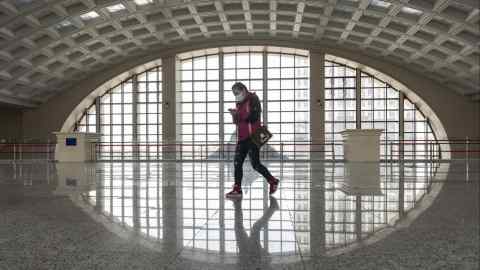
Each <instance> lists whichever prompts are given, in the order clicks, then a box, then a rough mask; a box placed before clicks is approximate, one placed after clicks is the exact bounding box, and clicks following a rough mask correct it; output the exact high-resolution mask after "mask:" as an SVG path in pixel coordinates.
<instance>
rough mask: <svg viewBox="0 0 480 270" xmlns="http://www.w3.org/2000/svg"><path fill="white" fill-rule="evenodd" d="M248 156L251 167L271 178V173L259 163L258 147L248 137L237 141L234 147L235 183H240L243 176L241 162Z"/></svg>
mask: <svg viewBox="0 0 480 270" xmlns="http://www.w3.org/2000/svg"><path fill="white" fill-rule="evenodd" d="M247 154H248V155H249V157H250V162H251V163H252V167H253V169H255V170H256V171H257V172H259V173H260V174H261V175H263V177H265V178H266V179H267V180H269V179H272V178H273V177H272V175H271V174H270V172H269V171H268V169H267V168H265V166H263V165H262V164H261V163H260V149H258V146H257V145H256V144H254V143H253V142H252V141H251V140H250V139H246V140H243V141H239V142H238V143H237V147H236V148H235V161H234V165H235V184H236V185H242V178H243V162H244V161H245V158H246V157H247Z"/></svg>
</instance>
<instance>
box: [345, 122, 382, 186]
mask: <svg viewBox="0 0 480 270" xmlns="http://www.w3.org/2000/svg"><path fill="white" fill-rule="evenodd" d="M340 133H341V134H342V136H343V143H344V146H343V147H344V148H343V149H344V157H345V164H344V166H345V167H344V169H345V174H344V175H345V182H344V183H343V184H342V185H341V187H340V189H341V190H342V191H343V192H344V193H345V194H347V195H382V192H381V188H380V135H381V133H382V130H381V129H347V130H344V131H342V132H340Z"/></svg>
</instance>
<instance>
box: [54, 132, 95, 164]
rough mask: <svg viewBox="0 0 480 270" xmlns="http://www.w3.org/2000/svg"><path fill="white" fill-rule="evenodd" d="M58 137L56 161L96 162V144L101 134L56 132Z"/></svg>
mask: <svg viewBox="0 0 480 270" xmlns="http://www.w3.org/2000/svg"><path fill="white" fill-rule="evenodd" d="M53 134H55V135H56V136H57V145H56V147H55V160H56V161H59V162H85V161H94V160H95V159H96V155H95V144H96V143H97V142H99V141H100V134H97V133H81V132H54V133H53Z"/></svg>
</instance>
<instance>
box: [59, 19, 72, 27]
mask: <svg viewBox="0 0 480 270" xmlns="http://www.w3.org/2000/svg"><path fill="white" fill-rule="evenodd" d="M70 25H72V23H71V22H70V21H69V20H64V21H61V22H59V23H58V24H57V26H56V27H57V28H63V27H67V26H70Z"/></svg>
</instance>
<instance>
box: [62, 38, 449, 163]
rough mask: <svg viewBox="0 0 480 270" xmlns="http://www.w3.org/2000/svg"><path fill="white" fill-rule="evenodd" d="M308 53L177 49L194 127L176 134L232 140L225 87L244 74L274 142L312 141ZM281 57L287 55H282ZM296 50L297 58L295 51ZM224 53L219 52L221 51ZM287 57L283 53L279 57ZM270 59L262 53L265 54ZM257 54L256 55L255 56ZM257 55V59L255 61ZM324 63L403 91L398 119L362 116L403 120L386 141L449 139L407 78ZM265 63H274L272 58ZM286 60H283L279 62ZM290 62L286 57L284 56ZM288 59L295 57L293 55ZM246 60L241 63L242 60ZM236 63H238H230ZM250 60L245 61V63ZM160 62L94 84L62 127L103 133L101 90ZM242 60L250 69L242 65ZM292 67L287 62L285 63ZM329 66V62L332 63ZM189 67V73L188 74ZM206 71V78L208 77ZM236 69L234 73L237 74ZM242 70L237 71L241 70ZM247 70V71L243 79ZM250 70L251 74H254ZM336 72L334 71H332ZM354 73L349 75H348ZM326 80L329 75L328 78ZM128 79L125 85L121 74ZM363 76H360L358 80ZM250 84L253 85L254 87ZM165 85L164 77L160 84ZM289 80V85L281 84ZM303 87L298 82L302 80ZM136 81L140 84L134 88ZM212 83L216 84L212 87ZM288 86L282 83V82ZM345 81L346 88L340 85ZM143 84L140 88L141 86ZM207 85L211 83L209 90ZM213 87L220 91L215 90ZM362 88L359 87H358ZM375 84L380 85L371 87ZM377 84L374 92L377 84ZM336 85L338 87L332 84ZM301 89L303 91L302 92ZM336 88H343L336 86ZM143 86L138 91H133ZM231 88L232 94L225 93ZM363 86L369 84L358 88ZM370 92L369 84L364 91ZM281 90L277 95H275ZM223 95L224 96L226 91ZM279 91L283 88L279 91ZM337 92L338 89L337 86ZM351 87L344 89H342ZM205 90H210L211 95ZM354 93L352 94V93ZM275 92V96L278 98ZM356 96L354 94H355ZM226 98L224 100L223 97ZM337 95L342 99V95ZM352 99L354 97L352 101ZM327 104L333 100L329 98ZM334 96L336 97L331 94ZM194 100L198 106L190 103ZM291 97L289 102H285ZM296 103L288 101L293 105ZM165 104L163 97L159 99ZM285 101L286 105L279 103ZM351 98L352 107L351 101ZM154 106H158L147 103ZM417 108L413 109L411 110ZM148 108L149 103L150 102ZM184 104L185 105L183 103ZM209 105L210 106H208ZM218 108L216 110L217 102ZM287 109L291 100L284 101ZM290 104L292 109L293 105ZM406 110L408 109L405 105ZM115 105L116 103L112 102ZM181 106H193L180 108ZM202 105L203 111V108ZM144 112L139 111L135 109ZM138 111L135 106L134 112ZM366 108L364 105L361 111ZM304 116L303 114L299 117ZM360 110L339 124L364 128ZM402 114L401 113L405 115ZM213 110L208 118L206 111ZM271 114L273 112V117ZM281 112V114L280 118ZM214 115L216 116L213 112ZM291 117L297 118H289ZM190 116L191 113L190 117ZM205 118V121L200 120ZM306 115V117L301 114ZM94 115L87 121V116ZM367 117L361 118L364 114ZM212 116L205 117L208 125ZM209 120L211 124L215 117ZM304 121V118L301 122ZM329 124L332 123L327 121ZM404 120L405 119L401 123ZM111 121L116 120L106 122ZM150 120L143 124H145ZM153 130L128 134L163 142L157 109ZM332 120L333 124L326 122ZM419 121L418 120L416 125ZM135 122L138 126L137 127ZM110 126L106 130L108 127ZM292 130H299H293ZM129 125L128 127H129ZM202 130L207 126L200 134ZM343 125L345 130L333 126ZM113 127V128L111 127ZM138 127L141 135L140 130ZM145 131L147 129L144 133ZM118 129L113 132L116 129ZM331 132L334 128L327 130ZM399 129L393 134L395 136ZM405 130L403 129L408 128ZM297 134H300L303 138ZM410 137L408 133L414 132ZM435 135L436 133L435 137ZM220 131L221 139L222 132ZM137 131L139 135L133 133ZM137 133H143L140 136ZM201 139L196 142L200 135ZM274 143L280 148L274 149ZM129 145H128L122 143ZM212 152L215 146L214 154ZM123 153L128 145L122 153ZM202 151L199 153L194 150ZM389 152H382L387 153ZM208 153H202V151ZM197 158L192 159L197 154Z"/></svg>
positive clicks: (329, 58) (182, 94)
mask: <svg viewBox="0 0 480 270" xmlns="http://www.w3.org/2000/svg"><path fill="white" fill-rule="evenodd" d="M308 54H309V53H308V51H305V50H300V49H296V48H283V47H282V48H281V47H271V46H240V47H238V46H237V47H220V48H210V49H202V50H196V51H190V52H186V53H181V54H178V55H177V57H178V59H179V61H178V65H177V66H178V67H177V69H178V70H179V73H178V74H179V78H178V81H179V86H178V89H177V96H178V97H179V98H177V111H180V112H181V113H178V112H177V114H178V116H179V117H180V118H177V119H179V121H181V122H182V123H177V124H180V125H178V126H179V127H185V129H188V128H189V129H190V130H191V131H192V132H191V133H189V134H187V133H185V132H184V131H185V129H180V132H177V134H178V136H177V137H179V138H181V139H180V141H189V142H193V141H194V140H193V137H194V135H195V132H193V129H194V127H195V126H196V127H199V128H198V130H202V134H201V136H203V137H202V138H204V139H200V137H198V136H195V138H196V140H197V139H198V140H199V141H204V142H207V141H212V140H213V141H215V142H219V144H221V143H228V142H229V141H230V140H231V138H232V134H226V132H225V129H229V128H230V129H231V127H229V126H228V124H226V121H225V119H226V117H228V115H227V116H225V111H224V110H225V106H226V105H231V104H229V103H231V102H232V101H231V100H228V97H229V93H228V89H229V86H228V85H226V84H228V83H231V82H233V81H232V79H233V80H245V82H246V83H247V85H248V86H249V87H253V89H256V90H257V91H260V92H259V94H260V95H261V97H260V98H261V99H265V100H264V101H263V102H264V108H266V109H265V111H266V113H264V114H263V117H264V120H267V121H266V122H267V123H268V124H269V125H270V127H271V128H272V129H273V131H274V133H276V134H279V136H276V138H275V139H276V140H278V142H277V143H279V144H280V143H281V142H296V143H298V142H308V141H309V140H310V138H309V137H310V134H309V131H308V130H309V128H308V125H309V123H310V119H309V115H308V114H309V111H310V109H309V106H310V105H309V104H308V103H310V100H309V98H308V90H309V86H308V79H309V70H308V68H309V63H308ZM237 55H238V56H239V57H240V58H242V57H243V58H245V57H247V58H245V59H247V60H248V59H250V60H248V61H256V63H253V62H252V63H253V65H258V66H254V67H251V66H249V65H250V62H248V63H247V62H245V61H244V60H240V61H239V63H238V64H237V63H236V62H231V59H233V60H235V59H236V57H237ZM282 55H284V56H285V57H284V56H282ZM288 55H290V56H292V57H290V58H292V59H291V60H292V61H293V62H292V63H293V65H291V66H285V65H284V66H281V65H280V64H279V65H278V66H275V67H274V66H272V65H275V64H274V62H275V61H277V60H278V61H277V62H278V63H280V62H279V61H280V59H284V58H285V59H287V58H288V57H286V56H288ZM295 55H296V56H295ZM220 56H221V57H220ZM276 56H278V59H277V60H274V58H275V57H276ZM282 57H283V58H282ZM295 57H297V58H298V59H302V60H301V62H302V64H301V65H296V63H295V62H296V60H295ZM207 58H208V59H211V60H209V61H210V62H209V63H213V62H212V61H213V60H212V59H216V60H215V61H216V62H215V61H214V62H215V63H213V64H212V65H213V66H211V67H207V66H204V67H203V68H199V67H198V66H197V67H194V66H193V62H194V61H196V62H199V61H200V60H199V59H203V60H201V61H200V62H202V63H200V64H197V65H208V64H207V61H206V59H207ZM264 58H265V59H264ZM252 59H253V60H252ZM255 59H256V60H255ZM325 60H326V62H325V63H337V64H341V65H344V66H345V68H347V69H348V70H349V71H350V72H357V71H358V72H360V73H361V74H363V75H360V78H359V79H358V78H356V75H355V76H353V77H355V78H353V77H352V74H349V75H348V74H345V75H344V76H343V77H342V79H343V80H346V81H349V80H350V79H354V82H353V86H354V88H356V87H357V86H356V85H357V84H358V85H361V80H368V79H369V77H370V79H371V81H372V83H373V81H376V82H378V81H381V82H383V83H384V84H385V85H384V88H388V89H387V90H386V91H387V92H388V91H390V90H391V89H393V90H395V91H396V92H398V93H401V94H402V97H400V95H398V97H396V99H397V100H398V102H400V99H402V101H401V102H402V103H403V104H402V105H398V108H393V109H392V108H388V109H385V110H384V113H385V114H397V116H396V117H394V118H393V119H386V117H387V116H386V115H385V116H384V118H385V119H383V120H382V121H383V122H384V125H380V124H379V123H380V122H381V121H380V122H379V121H376V120H375V121H370V122H371V123H367V122H368V120H365V121H364V122H365V123H364V127H377V128H378V127H381V128H383V129H385V130H387V126H388V125H391V126H393V123H392V122H395V121H397V122H399V123H398V124H396V127H392V128H393V130H390V131H389V134H390V135H392V136H389V137H386V138H387V139H389V140H398V139H412V140H417V139H422V138H423V139H431V140H432V139H437V138H438V139H446V138H447V134H446V132H445V129H444V128H443V125H442V123H441V121H440V119H439V118H438V117H437V116H436V115H435V113H434V112H433V110H432V109H431V108H430V106H428V104H427V103H425V102H423V100H422V99H421V98H420V97H419V96H418V95H417V94H416V93H415V92H414V91H412V90H410V89H409V88H408V87H406V86H405V85H404V84H402V83H401V82H399V81H398V80H395V79H394V78H392V77H390V76H388V75H386V74H384V73H382V72H379V71H378V70H375V69H373V68H371V67H369V66H365V65H362V64H359V63H357V62H354V61H350V60H347V59H345V58H341V57H337V56H333V55H330V54H327V55H325ZM268 61H271V63H269V62H268ZM282 61H283V60H282ZM285 61H287V60H285ZM288 61H290V60H288ZM242 62H244V63H242ZM232 63H233V64H232ZM245 63H247V64H245ZM160 64H161V61H160V60H156V61H152V62H149V63H147V64H144V65H141V66H139V67H136V68H134V69H132V70H130V71H127V72H124V73H122V74H120V75H118V76H116V77H115V78H113V79H112V80H109V81H108V82H106V83H104V84H103V85H101V86H100V87H98V88H97V89H96V90H94V91H93V92H91V93H90V94H89V95H88V96H87V97H86V98H85V99H84V100H83V101H82V102H81V103H80V104H79V105H78V106H77V107H76V108H75V110H74V112H72V113H71V114H70V116H69V117H68V118H67V120H66V121H65V123H64V125H63V127H62V130H72V129H76V128H77V127H80V128H79V129H78V130H81V131H96V132H99V133H103V132H102V130H101V126H102V124H101V123H97V122H98V121H100V122H101V121H102V119H101V117H98V116H97V112H96V110H97V109H100V108H101V107H102V106H99V105H96V106H93V104H94V101H95V100H98V101H97V102H98V103H101V100H99V99H101V98H99V97H101V96H104V95H105V94H106V93H109V91H113V89H118V87H119V86H121V85H123V84H125V83H126V82H128V80H132V82H133V81H135V80H136V79H135V78H137V76H139V74H141V73H143V72H145V71H146V70H147V69H148V68H150V69H151V68H155V67H160ZM243 65H245V67H244V66H243ZM287 65H288V64H287ZM327 68H328V67H327ZM252 71H254V73H252V74H247V73H249V72H252ZM295 72H297V73H298V72H302V74H301V75H300V76H297V75H299V74H295ZM188 73H191V74H188ZM194 74H196V75H197V77H196V79H194V78H193V77H192V76H193V75H194ZM207 74H208V76H209V77H208V78H207ZM232 74H233V75H232ZM237 75H239V76H237ZM232 76H233V77H232ZM242 76H243V77H242ZM252 76H253V77H252ZM332 76H333V74H332ZM348 76H350V78H348ZM326 78H327V77H326ZM122 79H123V80H124V82H123V83H119V82H121V80H122ZM330 79H332V80H335V79H334V78H333V77H332V78H330ZM328 81H329V78H327V79H325V83H326V84H325V87H326V88H328V87H330V86H331V85H327V83H328ZM357 81H358V82H357ZM145 83H146V84H148V81H145ZM252 83H253V85H251V84H252ZM159 85H161V82H160V83H159ZM284 85H287V86H286V87H284ZM299 85H301V86H299ZM194 86H195V89H197V90H198V89H203V90H205V91H203V92H202V91H198V92H197V91H196V92H195V93H194V92H191V91H190V93H188V91H183V90H184V87H190V89H191V90H192V89H193V88H192V87H194ZM351 86H352V85H350V86H345V87H346V88H345V87H344V88H343V91H347V92H349V91H350V90H352V89H353V88H352V87H351ZM133 87H135V85H134V86H133ZM212 87H213V88H212ZM282 87H283V88H282ZM342 87H343V86H342ZM348 87H350V90H345V89H347V88H348ZM137 88H138V86H137ZM207 88H208V89H207ZM214 88H215V89H214ZM360 88H361V86H360ZM373 88H375V87H373ZM373 88H372V89H371V90H373ZM262 89H266V91H265V93H264V92H263V91H261V90H262ZM330 89H333V88H330ZM297 90H298V91H297ZM299 90H301V91H302V93H303V92H304V93H303V98H301V100H298V98H299V97H296V96H294V95H295V94H296V93H299V92H300V91H299ZM336 90H339V89H336ZM136 91H138V90H136ZM225 91H227V92H225ZM360 91H364V90H360ZM365 91H367V90H365ZM276 92H278V94H277V93H276ZM225 93H226V94H225ZM280 93H282V94H280ZM332 93H333V92H332ZM345 93H346V92H345ZM194 94H198V95H199V96H201V97H202V98H201V99H202V100H203V101H201V102H200V103H199V102H197V101H199V100H196V101H195V102H194V101H193V99H192V97H193V95H194ZM158 95H159V96H161V92H159V93H158ZM207 95H208V96H207ZM354 95H355V94H354ZM358 95H361V92H359V93H358ZM199 96H196V99H198V98H199ZM210 96H216V97H214V99H215V98H216V99H217V100H216V101H215V100H210V101H209V100H208V99H209V98H211V97H210ZM283 96H290V98H287V99H284V98H283ZM275 97H277V98H275ZM345 98H347V99H348V97H347V96H344V97H343V98H342V99H345ZM350 98H351V96H350ZM224 99H226V101H225V102H224V101H223V100H224ZM157 100H158V102H160V99H157ZM361 100H362V99H359V100H358V102H362V101H361ZM143 101H145V102H146V100H142V101H140V102H143ZM337 101H338V100H337ZM351 101H352V102H353V101H354V100H351ZM299 102H303V103H302V106H303V108H302V109H298V108H296V104H298V103H299ZM326 102H328V101H326ZM332 102H336V101H334V99H332ZM344 102H346V104H350V105H349V106H350V108H345V109H344V110H343V113H344V114H346V115H347V114H348V113H351V112H353V111H354V110H355V109H353V107H352V106H355V107H356V106H357V105H356V104H353V103H352V102H350V103H349V102H348V100H344ZM371 102H383V103H384V104H387V103H388V102H393V99H392V98H384V100H383V101H380V100H378V99H376V100H373V99H372V100H371ZM194 103H195V106H193V104H194ZM287 103H288V104H287ZM290 103H291V104H290ZM159 104H160V105H161V102H160V103H159ZM186 104H190V105H192V106H193V107H192V106H191V107H192V108H190V109H187V108H186V107H185V105H186ZM201 104H203V105H205V106H203V107H205V108H200V106H202V105H201ZM280 104H281V105H280ZM352 104H353V105H352ZM286 105H289V108H286V107H285V106H286ZM149 106H153V105H149ZM412 106H413V108H412ZM147 107H148V106H147ZM184 107H185V108H184ZM194 107H195V108H198V109H199V110H200V111H197V112H199V113H200V114H196V113H195V112H194V110H193V108H194ZM207 107H208V111H207ZM215 107H217V108H218V109H217V108H215ZM287 107H288V106H287ZM290 107H291V108H290ZM405 108H407V109H405ZM112 109H113V108H112ZM136 109H137V113H140V114H142V113H147V115H148V112H146V111H142V110H144V108H143V107H142V109H140V108H136ZM184 109H186V110H188V111H186V113H185V111H183V110H184ZM204 109H205V110H204ZM139 110H140V112H138V111H139ZM133 111H134V109H133V108H132V113H133ZM360 111H361V110H360ZM371 111H372V113H379V114H380V113H381V112H380V111H379V110H371ZM406 111H412V112H413V115H414V116H413V117H414V118H413V119H408V121H407V122H412V124H413V125H414V126H415V125H416V123H420V122H424V124H423V125H422V126H424V128H423V129H424V130H423V131H422V132H419V131H417V130H414V131H409V130H407V131H406V133H411V134H406V133H405V129H406V128H407V129H408V127H409V125H410V124H407V125H406V124H405V123H400V122H402V121H403V120H401V119H405V117H409V116H410V115H411V114H412V113H409V112H406ZM416 112H418V113H417V114H418V117H417V118H418V119H417V118H415V117H416ZM155 113H156V114H159V113H161V106H160V107H158V108H157V112H155ZM331 113H333V114H338V113H339V111H335V110H333V111H331ZM193 114H195V116H196V117H195V119H200V118H197V116H199V117H200V116H202V117H203V115H205V117H203V118H205V119H204V120H205V121H203V123H202V124H200V123H197V125H194V123H193V122H192V120H193V119H194V117H193ZM297 114H298V115H299V116H298V118H297V117H296V116H295V115H297ZM355 114H358V115H355V116H353V118H351V119H350V120H348V119H347V118H348V117H347V116H346V115H345V116H340V120H338V121H340V122H342V121H343V122H344V125H340V126H342V128H343V129H344V128H359V127H358V126H357V125H355V126H354V125H353V122H355V121H356V120H353V119H355V118H361V117H362V114H361V112H355ZM328 115H329V112H328V108H327V112H326V116H328ZM400 115H401V116H400ZM207 116H208V117H207ZM269 116H270V117H269ZM282 116H283V117H282ZM132 117H133V118H134V119H136V120H138V121H140V122H141V121H144V122H145V121H150V120H146V119H145V117H144V118H143V119H142V120H139V119H138V115H137V116H136V117H135V116H132ZM181 117H186V118H185V119H182V118H181ZM210 117H211V118H210ZM292 117H293V118H292ZM187 118H188V119H187ZM203 118H202V119H203ZM287 118H288V119H290V120H288V121H285V120H286V119H287ZM300 118H301V120H300ZM207 119H213V122H211V121H210V120H208V121H207ZM89 120H90V121H89ZM335 121H337V120H333V121H330V120H328V119H327V120H326V122H325V125H326V129H327V130H326V138H327V140H332V139H333V137H331V136H330V135H331V134H329V129H332V130H333V129H339V127H334V126H335V123H334V122H335ZM361 121H363V120H361ZM207 122H208V123H207ZM210 122H211V123H210ZM300 122H301V123H300ZM329 122H332V123H329ZM403 122H404V121H403ZM109 124H111V123H109ZM143 124H146V123H143ZM150 124H151V125H150V127H151V130H150V132H149V131H148V130H147V129H148V127H147V126H145V127H144V126H142V127H140V128H138V127H137V128H135V127H133V126H132V128H131V129H132V132H134V131H135V132H136V134H131V135H146V136H147V137H144V138H143V140H141V139H140V140H137V142H145V143H158V142H161V138H160V137H161V136H157V138H156V139H147V138H148V137H149V136H148V135H151V134H153V133H154V132H153V129H155V128H154V127H153V125H157V126H161V116H160V117H158V115H157V120H156V121H153V122H152V123H150ZM330 124H332V127H330V126H329V125H330ZM418 125H421V124H418ZM134 126H135V125H134ZM207 127H209V128H210V130H209V131H207ZM106 129H107V130H108V128H106ZM292 130H293V131H294V132H292ZM298 130H304V131H303V132H300V133H301V134H300V133H298V132H296V131H298ZM128 131H129V130H128ZM203 131H205V132H203ZM337 131H340V130H336V132H337ZM112 132H113V131H112ZM138 132H140V133H138ZM142 132H143V133H142ZM209 132H210V134H211V136H207V134H208V133H209ZM114 133H115V132H114ZM330 133H331V132H330ZM395 133H396V134H397V135H395V136H394V134H395ZM404 133H405V134H404ZM117 134H128V132H127V133H124V132H123V131H122V132H117ZM156 134H157V135H160V134H161V129H158V127H157V130H156ZM299 135H300V136H299ZM410 135H411V136H410ZM432 135H433V136H432ZM222 136H223V137H222ZM133 137H135V136H133ZM136 137H138V136H136ZM198 140H197V141H198ZM105 141H106V142H123V141H122V140H113V139H111V140H105ZM127 141H129V142H132V141H131V140H127ZM440 146H441V148H442V149H441V150H443V151H442V152H443V155H442V158H449V151H448V145H446V144H441V145H440ZM295 147H298V145H297V146H293V147H292V149H286V151H287V152H288V151H290V152H291V153H299V152H300V151H296V150H295V149H296V148H295ZM274 148H275V147H274ZM279 148H280V147H279V145H277V146H276V148H275V149H273V150H276V151H279ZM124 150H125V149H124ZM216 150H218V148H212V149H211V150H207V149H205V150H202V151H205V152H206V153H205V156H210V157H212V155H215V154H214V152H215V151H216ZM212 151H213V152H212ZM336 151H337V152H338V153H337V155H336V156H337V157H338V156H341V155H340V154H339V153H340V152H341V149H337V150H336ZM124 152H125V151H124ZM197 152H198V153H200V152H201V151H197ZM384 152H385V151H382V153H384ZM158 153H159V150H158V151H156V153H154V156H158ZM271 153H275V151H271ZM202 155H203V154H202ZM272 155H274V154H272ZM288 157H292V158H298V157H297V156H295V155H293V156H292V155H290V156H287V158H288ZM192 158H193V157H192Z"/></svg>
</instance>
